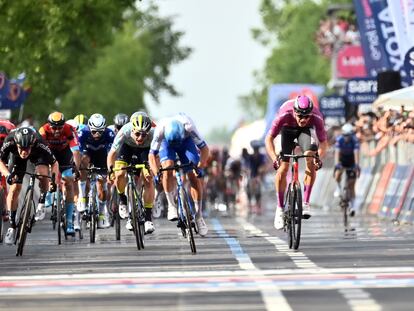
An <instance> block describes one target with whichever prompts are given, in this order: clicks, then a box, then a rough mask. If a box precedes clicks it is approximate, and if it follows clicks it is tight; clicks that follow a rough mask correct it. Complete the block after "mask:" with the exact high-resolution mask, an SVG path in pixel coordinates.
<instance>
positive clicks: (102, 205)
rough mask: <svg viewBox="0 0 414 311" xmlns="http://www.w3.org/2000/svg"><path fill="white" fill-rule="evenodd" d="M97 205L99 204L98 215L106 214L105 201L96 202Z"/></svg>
mask: <svg viewBox="0 0 414 311" xmlns="http://www.w3.org/2000/svg"><path fill="white" fill-rule="evenodd" d="M98 204H99V214H107V210H106V201H101V200H98Z"/></svg>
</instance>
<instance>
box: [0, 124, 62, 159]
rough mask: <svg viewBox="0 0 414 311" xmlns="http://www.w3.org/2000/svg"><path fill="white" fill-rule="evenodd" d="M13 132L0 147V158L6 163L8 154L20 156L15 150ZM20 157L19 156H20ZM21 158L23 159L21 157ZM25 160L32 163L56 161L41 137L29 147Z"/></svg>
mask: <svg viewBox="0 0 414 311" xmlns="http://www.w3.org/2000/svg"><path fill="white" fill-rule="evenodd" d="M14 136H15V132H14V131H13V132H11V133H10V134H9V135H8V136H7V137H6V139H5V140H4V143H3V146H2V147H1V149H0V160H1V161H3V162H4V163H7V161H8V160H9V156H10V155H13V156H14V157H16V158H20V155H19V152H18V151H17V144H16V141H15V140H14ZM20 159H21V158H20ZM21 160H23V159H21ZM27 160H30V162H33V163H34V164H46V165H48V164H50V165H52V164H53V163H55V162H56V158H55V156H54V155H53V154H52V152H51V151H50V149H49V147H48V146H46V145H45V144H44V142H43V141H42V140H41V139H39V138H38V139H37V140H36V141H35V143H34V145H33V146H32V148H31V152H30V155H29V157H28V158H27Z"/></svg>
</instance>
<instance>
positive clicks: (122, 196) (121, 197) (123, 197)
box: [119, 193, 127, 205]
mask: <svg viewBox="0 0 414 311" xmlns="http://www.w3.org/2000/svg"><path fill="white" fill-rule="evenodd" d="M119 201H120V203H122V204H123V205H126V204H127V197H126V195H125V193H119Z"/></svg>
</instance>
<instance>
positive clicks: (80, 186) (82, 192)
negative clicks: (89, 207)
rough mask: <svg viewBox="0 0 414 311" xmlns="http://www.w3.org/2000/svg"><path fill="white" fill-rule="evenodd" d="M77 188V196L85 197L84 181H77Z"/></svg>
mask: <svg viewBox="0 0 414 311" xmlns="http://www.w3.org/2000/svg"><path fill="white" fill-rule="evenodd" d="M78 188H79V197H80V198H85V197H86V181H83V180H81V181H79V183H78Z"/></svg>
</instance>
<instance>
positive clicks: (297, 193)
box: [290, 184, 302, 249]
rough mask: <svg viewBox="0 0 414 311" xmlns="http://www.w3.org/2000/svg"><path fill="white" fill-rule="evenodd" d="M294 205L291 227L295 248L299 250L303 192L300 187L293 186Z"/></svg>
mask: <svg viewBox="0 0 414 311" xmlns="http://www.w3.org/2000/svg"><path fill="white" fill-rule="evenodd" d="M291 199H292V204H291V205H290V206H291V208H292V210H291V215H292V218H291V227H292V242H293V248H294V249H298V248H299V244H300V235H301V230H302V192H301V188H300V186H299V185H297V184H296V185H293V189H292V193H291Z"/></svg>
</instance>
